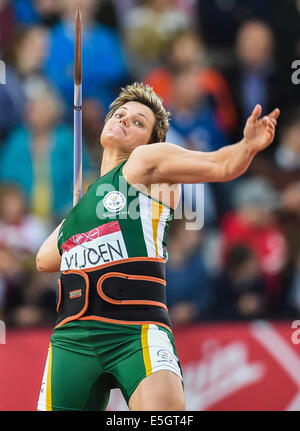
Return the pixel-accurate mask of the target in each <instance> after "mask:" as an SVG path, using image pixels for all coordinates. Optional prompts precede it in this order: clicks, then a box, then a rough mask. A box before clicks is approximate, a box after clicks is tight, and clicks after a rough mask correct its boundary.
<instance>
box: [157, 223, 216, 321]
mask: <svg viewBox="0 0 300 431" xmlns="http://www.w3.org/2000/svg"><path fill="white" fill-rule="evenodd" d="M201 247H202V232H201V231H199V230H196V231H195V230H186V228H185V220H184V219H180V220H174V221H173V223H172V225H171V227H170V232H169V236H168V251H169V256H168V262H167V267H166V281H167V305H168V309H169V313H170V317H171V321H172V324H173V325H186V324H189V323H193V322H197V321H199V320H205V319H207V318H208V316H209V309H210V305H211V285H210V275H209V273H208V270H207V268H206V265H205V263H204V260H203V258H202V255H201Z"/></svg>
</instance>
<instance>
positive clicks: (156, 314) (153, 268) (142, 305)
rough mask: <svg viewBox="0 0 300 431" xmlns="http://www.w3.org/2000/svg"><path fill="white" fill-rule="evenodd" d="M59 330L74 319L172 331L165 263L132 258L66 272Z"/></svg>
mask: <svg viewBox="0 0 300 431" xmlns="http://www.w3.org/2000/svg"><path fill="white" fill-rule="evenodd" d="M56 309H57V312H58V318H57V321H56V326H55V327H56V328H57V327H59V326H62V325H64V324H65V323H67V322H70V321H72V320H78V319H79V320H99V321H103V322H111V323H121V324H142V323H154V324H160V325H162V326H165V327H166V328H168V329H171V322H170V318H169V315H168V309H167V306H166V281H165V260H164V259H160V258H145V257H143V258H141V257H138V258H128V259H125V260H122V261H119V262H117V263H115V262H110V263H108V264H105V265H101V266H100V267H97V268H91V269H85V270H75V269H71V270H68V271H63V272H62V273H61V276H60V278H59V280H58V295H57V308H56Z"/></svg>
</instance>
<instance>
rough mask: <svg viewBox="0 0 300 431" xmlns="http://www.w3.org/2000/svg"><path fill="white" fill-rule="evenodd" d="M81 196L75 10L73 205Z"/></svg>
mask: <svg viewBox="0 0 300 431" xmlns="http://www.w3.org/2000/svg"><path fill="white" fill-rule="evenodd" d="M81 196H82V58H81V13H80V9H79V7H78V8H77V10H76V28H75V71H74V164H73V206H75V205H76V204H77V202H78V201H79V199H80V198H81Z"/></svg>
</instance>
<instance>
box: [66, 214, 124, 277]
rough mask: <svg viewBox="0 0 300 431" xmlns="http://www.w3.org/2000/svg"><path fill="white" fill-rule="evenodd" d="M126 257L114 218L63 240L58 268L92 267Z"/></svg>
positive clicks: (120, 234)
mask: <svg viewBox="0 0 300 431" xmlns="http://www.w3.org/2000/svg"><path fill="white" fill-rule="evenodd" d="M127 257H128V254H127V250H126V246H125V242H124V238H123V235H122V232H121V228H120V225H119V222H118V221H117V220H115V221H112V222H110V223H106V224H104V225H101V226H99V227H96V228H95V229H92V230H90V231H88V232H83V233H79V234H76V235H73V236H72V237H71V238H69V239H68V240H67V241H65V242H64V243H63V244H62V259H61V267H60V270H61V271H66V270H68V269H85V268H93V267H96V266H100V265H103V264H105V263H107V262H113V261H117V260H122V259H126V258H127Z"/></svg>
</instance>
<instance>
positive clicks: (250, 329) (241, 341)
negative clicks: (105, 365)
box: [0, 0, 300, 411]
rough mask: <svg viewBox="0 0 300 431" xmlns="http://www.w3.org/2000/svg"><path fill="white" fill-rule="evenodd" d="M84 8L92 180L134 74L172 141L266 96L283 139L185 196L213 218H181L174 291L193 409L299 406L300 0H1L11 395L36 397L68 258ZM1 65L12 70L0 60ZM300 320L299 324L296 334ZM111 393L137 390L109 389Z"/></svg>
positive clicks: (7, 397)
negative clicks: (52, 266) (58, 231)
mask: <svg viewBox="0 0 300 431" xmlns="http://www.w3.org/2000/svg"><path fill="white" fill-rule="evenodd" d="M77 5H79V6H80V8H81V12H82V16H83V25H84V31H83V98H84V106H83V139H84V163H83V165H84V189H85V188H86V187H87V186H88V184H89V183H90V182H92V181H94V180H95V179H96V178H97V175H99V164H100V161H101V148H100V146H99V134H100V130H101V125H102V124H103V119H104V116H105V113H106V112H107V109H108V106H109V103H110V102H111V101H112V100H113V98H114V97H115V96H116V95H117V94H118V91H119V89H120V86H122V85H125V84H127V83H131V82H133V81H135V80H138V81H144V82H147V83H149V84H150V85H152V86H153V87H154V89H155V90H156V91H157V92H158V94H160V95H161V96H162V98H163V99H164V102H165V105H166V106H167V108H168V109H169V110H170V111H171V112H172V117H171V127H170V131H169V134H168V138H167V139H168V141H170V142H174V143H176V144H178V145H181V146H183V147H185V148H191V149H199V150H201V151H213V150H216V149H218V148H220V147H222V146H224V145H228V144H230V143H233V142H236V141H238V140H239V139H240V138H241V137H242V130H243V125H244V122H245V119H246V118H247V116H248V115H249V113H250V112H251V110H252V109H253V106H254V105H255V104H256V103H260V104H261V105H262V107H263V112H264V113H268V112H269V111H270V110H271V109H273V108H274V107H276V106H278V107H279V108H280V110H281V116H280V120H279V124H278V130H277V134H276V139H275V141H274V143H273V144H272V145H271V147H270V148H269V149H267V150H266V151H264V153H262V154H259V155H258V156H257V157H256V158H255V160H254V161H253V162H252V164H251V166H250V168H249V170H248V171H247V173H246V174H244V175H243V176H242V177H241V178H239V179H237V180H234V181H231V182H229V183H226V184H225V183H224V184H223V183H222V184H209V185H205V188H204V190H205V195H204V197H205V199H204V208H198V206H197V205H196V203H197V200H196V196H195V189H194V188H193V187H192V186H190V187H187V188H186V189H185V190H184V197H183V199H184V200H185V201H186V202H188V203H189V204H190V205H192V206H193V209H194V211H199V212H201V213H202V212H203V211H204V228H203V229H201V230H198V231H194V230H186V229H185V220H176V221H175V222H174V223H173V227H172V229H171V230H170V236H169V242H168V250H169V260H168V264H167V282H168V289H167V292H168V298H167V299H168V307H169V310H170V315H171V318H172V321H173V326H174V336H175V341H176V345H177V350H178V354H179V357H180V359H181V362H182V365H183V373H184V379H185V391H186V401H187V409H189V410H298V409H299V408H300V395H299V394H300V392H299V391H300V378H299V376H300V351H299V349H300V347H299V344H298V343H299V342H300V334H299V337H298V333H297V327H298V323H299V325H300V321H299V322H297V319H300V229H299V227H300V98H299V88H300V84H299V83H298V79H299V78H298V73H297V67H299V66H298V65H297V62H296V60H298V59H299V60H300V25H299V24H300V3H299V1H296V0H287V1H284V2H283V1H281V0H264V1H263V2H261V1H258V0H201V1H200V0H199V1H197V0H145V1H138V0H122V1H121V0H99V1H95V0H76V1H75V0H61V1H58V0H12V1H8V0H3V1H1V2H0V54H1V56H0V58H1V60H2V61H3V62H4V63H1V64H2V66H3V64H5V75H6V76H5V78H6V79H5V83H1V85H0V112H1V115H0V244H1V248H0V319H1V320H2V321H3V322H4V323H5V326H6V340H4V339H3V337H1V340H0V342H3V341H6V343H5V344H0V382H1V384H0V411H1V410H2V411H3V410H35V409H36V401H37V397H38V392H39V385H40V382H41V378H42V373H43V367H44V362H45V358H46V352H47V347H48V339H49V335H50V333H51V330H52V327H53V324H54V322H55V318H56V316H55V301H56V285H57V276H58V275H57V274H42V273H37V272H36V270H35V255H36V252H37V250H38V248H39V246H40V245H41V243H42V242H43V240H44V239H45V237H46V236H47V235H48V234H49V233H50V232H51V231H52V230H53V228H54V227H55V226H56V225H57V224H58V223H59V222H60V221H61V219H62V218H63V217H64V216H65V215H66V214H67V212H68V210H69V209H70V208H71V206H72V166H73V159H72V157H73V155H72V146H73V134H72V133H73V132H72V114H73V109H72V108H73V70H74V69H73V67H74V64H73V59H74V16H75V8H76V6H77ZM2 71H3V70H2ZM298 338H299V340H298ZM109 408H110V409H113V410H114V409H115V410H121V409H125V408H126V406H125V404H124V402H123V401H122V399H121V397H120V393H119V392H118V391H113V392H112V396H111V401H110V404H109Z"/></svg>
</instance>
